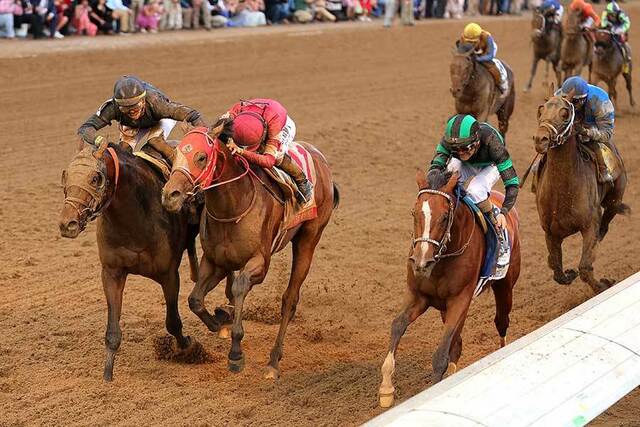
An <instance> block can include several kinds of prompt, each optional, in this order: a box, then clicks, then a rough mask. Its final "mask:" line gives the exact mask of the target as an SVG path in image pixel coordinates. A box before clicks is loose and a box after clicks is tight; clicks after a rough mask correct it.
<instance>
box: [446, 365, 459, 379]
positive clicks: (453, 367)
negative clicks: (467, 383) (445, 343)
mask: <svg viewBox="0 0 640 427" xmlns="http://www.w3.org/2000/svg"><path fill="white" fill-rule="evenodd" d="M457 370H458V366H457V365H456V364H455V363H453V362H449V365H448V366H447V372H446V375H447V376H450V375H453V374H455V373H456V371H457Z"/></svg>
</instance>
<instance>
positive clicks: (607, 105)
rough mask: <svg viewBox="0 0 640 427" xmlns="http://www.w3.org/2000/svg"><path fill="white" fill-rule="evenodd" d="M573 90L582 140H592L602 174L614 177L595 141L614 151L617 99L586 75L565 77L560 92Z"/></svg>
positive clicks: (579, 134)
mask: <svg viewBox="0 0 640 427" xmlns="http://www.w3.org/2000/svg"><path fill="white" fill-rule="evenodd" d="M571 92H573V97H572V98H571V99H569V101H570V102H571V103H572V104H573V105H574V107H575V110H576V133H577V135H578V140H579V141H581V142H583V143H586V144H587V143H592V145H591V147H590V148H591V149H592V150H593V151H594V152H595V154H596V156H597V163H598V168H599V171H600V176H601V177H602V179H603V180H605V181H612V177H611V174H610V173H609V170H608V169H607V166H606V164H605V162H604V158H603V155H602V151H601V150H600V148H599V147H598V146H597V144H594V143H602V144H605V145H606V146H608V147H609V148H610V149H611V150H612V151H613V152H616V149H615V148H614V147H613V141H612V138H613V123H614V120H615V115H614V109H613V103H612V102H611V100H610V99H609V95H607V92H605V91H604V90H602V89H601V88H599V87H598V86H594V85H590V84H589V83H587V82H586V81H585V80H584V79H583V78H582V77H579V76H573V77H569V78H568V79H567V80H565V81H564V83H563V84H562V87H561V88H560V89H558V91H557V92H556V95H562V96H564V97H567V96H568V95H569V94H570V93H571Z"/></svg>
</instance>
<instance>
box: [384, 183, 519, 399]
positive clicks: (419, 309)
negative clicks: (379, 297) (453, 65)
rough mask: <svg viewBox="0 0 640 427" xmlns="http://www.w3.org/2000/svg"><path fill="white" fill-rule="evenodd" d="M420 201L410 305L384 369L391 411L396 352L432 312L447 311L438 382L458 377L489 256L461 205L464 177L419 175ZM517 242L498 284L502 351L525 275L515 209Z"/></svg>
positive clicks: (397, 322)
mask: <svg viewBox="0 0 640 427" xmlns="http://www.w3.org/2000/svg"><path fill="white" fill-rule="evenodd" d="M416 181H417V183H418V188H419V191H418V197H417V200H416V203H415V205H414V208H413V220H414V221H413V222H414V225H413V233H414V239H413V241H412V246H411V251H410V252H409V259H408V260H407V287H408V291H409V292H408V297H409V298H408V303H407V304H406V306H405V308H404V310H402V312H401V313H400V314H399V315H398V317H396V318H395V319H394V320H393V323H392V325H391V342H390V344H389V353H388V354H387V357H386V359H385V361H384V364H383V365H382V369H381V371H382V383H381V385H380V389H379V397H380V406H382V407H385V408H386V407H389V406H391V405H392V404H393V401H394V391H395V388H394V386H393V374H394V371H395V353H396V349H397V348H398V344H399V342H400V338H401V337H402V335H404V333H405V331H406V329H407V327H408V326H409V325H410V324H411V323H413V321H415V320H416V319H417V318H418V317H419V316H420V315H421V314H422V313H424V312H425V311H426V310H427V308H429V307H435V308H436V309H437V310H439V311H440V312H441V316H442V321H443V322H444V335H443V336H442V340H441V341H440V345H439V346H438V349H437V350H436V352H435V353H434V354H433V358H432V364H433V377H432V379H433V380H432V382H433V383H437V382H439V381H440V380H442V378H443V376H444V374H445V371H446V370H447V368H448V367H450V368H451V370H452V371H454V372H455V369H456V363H458V359H459V358H460V354H461V353H462V335H461V333H462V328H463V326H464V322H465V319H466V317H467V311H468V310H469V305H470V304H471V300H472V298H473V296H474V293H475V290H476V285H477V284H478V280H479V279H480V269H481V268H482V264H483V260H484V257H485V252H486V247H485V237H484V233H483V230H482V228H481V226H480V225H479V224H478V222H477V221H476V219H475V214H474V213H473V212H471V210H470V209H468V208H467V207H466V206H460V204H461V203H462V202H460V201H459V200H458V198H457V196H456V194H455V190H456V186H457V183H458V175H457V174H453V175H451V173H449V172H447V173H441V172H430V173H429V176H428V179H427V176H425V173H424V171H422V170H418V172H417V175H416ZM491 199H492V202H493V203H494V204H496V205H498V206H501V205H502V202H503V200H504V199H503V197H502V195H500V194H499V193H495V192H494V193H492V197H491ZM507 224H508V230H509V236H510V238H511V241H512V242H513V243H512V249H511V263H510V265H509V270H508V272H507V274H506V276H505V277H504V278H503V279H500V280H496V281H492V282H490V283H491V287H492V288H493V293H494V297H495V300H496V316H495V325H496V328H497V330H498V334H499V335H500V346H501V347H504V346H505V344H506V336H507V328H508V327H509V313H510V312H511V301H512V291H513V287H514V286H515V284H516V281H517V280H518V276H519V275H520V238H519V232H518V214H517V212H516V211H515V209H512V210H511V211H510V212H509V215H507Z"/></svg>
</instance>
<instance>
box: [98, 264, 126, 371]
mask: <svg viewBox="0 0 640 427" xmlns="http://www.w3.org/2000/svg"><path fill="white" fill-rule="evenodd" d="M101 276H102V288H103V289H104V295H105V297H106V299H107V307H108V317H107V332H106V334H105V337H104V344H105V347H106V359H105V363H104V374H103V378H104V380H105V381H111V380H113V364H114V362H115V359H116V353H117V352H118V349H119V348H120V343H121V342H122V330H121V329H120V314H121V313H122V292H123V291H124V284H125V282H126V280H127V274H126V273H125V272H124V271H122V270H120V269H110V268H107V267H104V266H103V267H102V272H101Z"/></svg>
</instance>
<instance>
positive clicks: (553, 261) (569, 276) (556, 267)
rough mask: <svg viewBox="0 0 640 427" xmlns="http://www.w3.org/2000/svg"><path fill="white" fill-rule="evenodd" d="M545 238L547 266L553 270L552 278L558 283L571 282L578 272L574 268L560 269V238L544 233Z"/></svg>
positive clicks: (565, 283)
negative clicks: (547, 253)
mask: <svg viewBox="0 0 640 427" xmlns="http://www.w3.org/2000/svg"><path fill="white" fill-rule="evenodd" d="M545 239H546V243H547V250H548V251H549V258H548V263H549V267H550V268H551V270H553V280H555V281H556V282H557V283H559V284H560V285H569V284H571V283H572V282H573V281H574V280H575V278H576V277H578V272H577V271H576V270H565V271H563V270H562V239H558V238H554V237H553V236H551V235H549V234H548V233H547V234H546V235H545Z"/></svg>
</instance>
